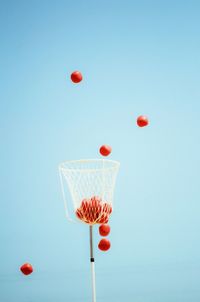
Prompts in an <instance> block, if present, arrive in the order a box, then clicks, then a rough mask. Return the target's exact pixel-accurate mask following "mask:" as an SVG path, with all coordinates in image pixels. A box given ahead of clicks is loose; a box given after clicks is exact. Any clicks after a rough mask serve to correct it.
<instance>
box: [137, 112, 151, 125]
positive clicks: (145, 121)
mask: <svg viewBox="0 0 200 302" xmlns="http://www.w3.org/2000/svg"><path fill="white" fill-rule="evenodd" d="M148 124H149V120H148V118H147V117H146V116H145V115H140V116H139V117H138V118H137V125H138V126H139V127H145V126H147V125H148Z"/></svg>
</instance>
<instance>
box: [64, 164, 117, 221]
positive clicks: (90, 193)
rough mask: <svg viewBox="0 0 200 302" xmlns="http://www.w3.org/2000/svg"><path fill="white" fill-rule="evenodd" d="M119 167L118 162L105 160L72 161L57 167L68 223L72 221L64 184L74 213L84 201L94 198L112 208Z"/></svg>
mask: <svg viewBox="0 0 200 302" xmlns="http://www.w3.org/2000/svg"><path fill="white" fill-rule="evenodd" d="M119 165H120V164H119V162H117V161H113V160H107V159H83V160H73V161H66V162H64V163H61V164H60V165H59V173H60V181H61V189H62V194H63V200H64V205H65V212H66V216H67V218H68V219H69V220H70V221H72V219H71V218H70V215H69V210H68V208H69V207H68V203H67V200H66V194H65V190H64V183H66V184H67V186H68V189H69V192H70V195H71V199H72V202H73V207H74V210H75V211H76V210H77V208H79V207H80V205H81V202H82V201H83V200H84V199H91V198H92V197H94V196H95V197H98V198H100V199H101V200H102V203H107V204H109V205H111V206H112V208H113V194H114V187H115V181H116V176H117V172H118V169H119Z"/></svg>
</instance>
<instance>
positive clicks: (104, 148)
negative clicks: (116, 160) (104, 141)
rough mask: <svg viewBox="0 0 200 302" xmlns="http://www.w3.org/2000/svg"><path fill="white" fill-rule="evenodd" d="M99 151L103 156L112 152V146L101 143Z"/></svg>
mask: <svg viewBox="0 0 200 302" xmlns="http://www.w3.org/2000/svg"><path fill="white" fill-rule="evenodd" d="M99 152H100V153H101V155H103V156H108V155H109V154H110V153H111V152H112V148H111V147H110V146H108V145H103V146H101V148H100V149H99Z"/></svg>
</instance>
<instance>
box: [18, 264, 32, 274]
mask: <svg viewBox="0 0 200 302" xmlns="http://www.w3.org/2000/svg"><path fill="white" fill-rule="evenodd" d="M20 270H21V272H22V273H23V274H24V275H30V274H31V273H32V272H33V267H32V265H31V264H29V263H24V264H23V265H22V266H21V267H20Z"/></svg>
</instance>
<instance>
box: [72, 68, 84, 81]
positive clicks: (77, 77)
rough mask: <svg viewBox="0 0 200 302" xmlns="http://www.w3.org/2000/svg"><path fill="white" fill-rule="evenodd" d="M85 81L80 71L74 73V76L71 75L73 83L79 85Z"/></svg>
mask: <svg viewBox="0 0 200 302" xmlns="http://www.w3.org/2000/svg"><path fill="white" fill-rule="evenodd" d="M82 79H83V76H82V74H81V73H80V71H74V72H73V73H72V74H71V80H72V82H73V83H79V82H81V81H82Z"/></svg>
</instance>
